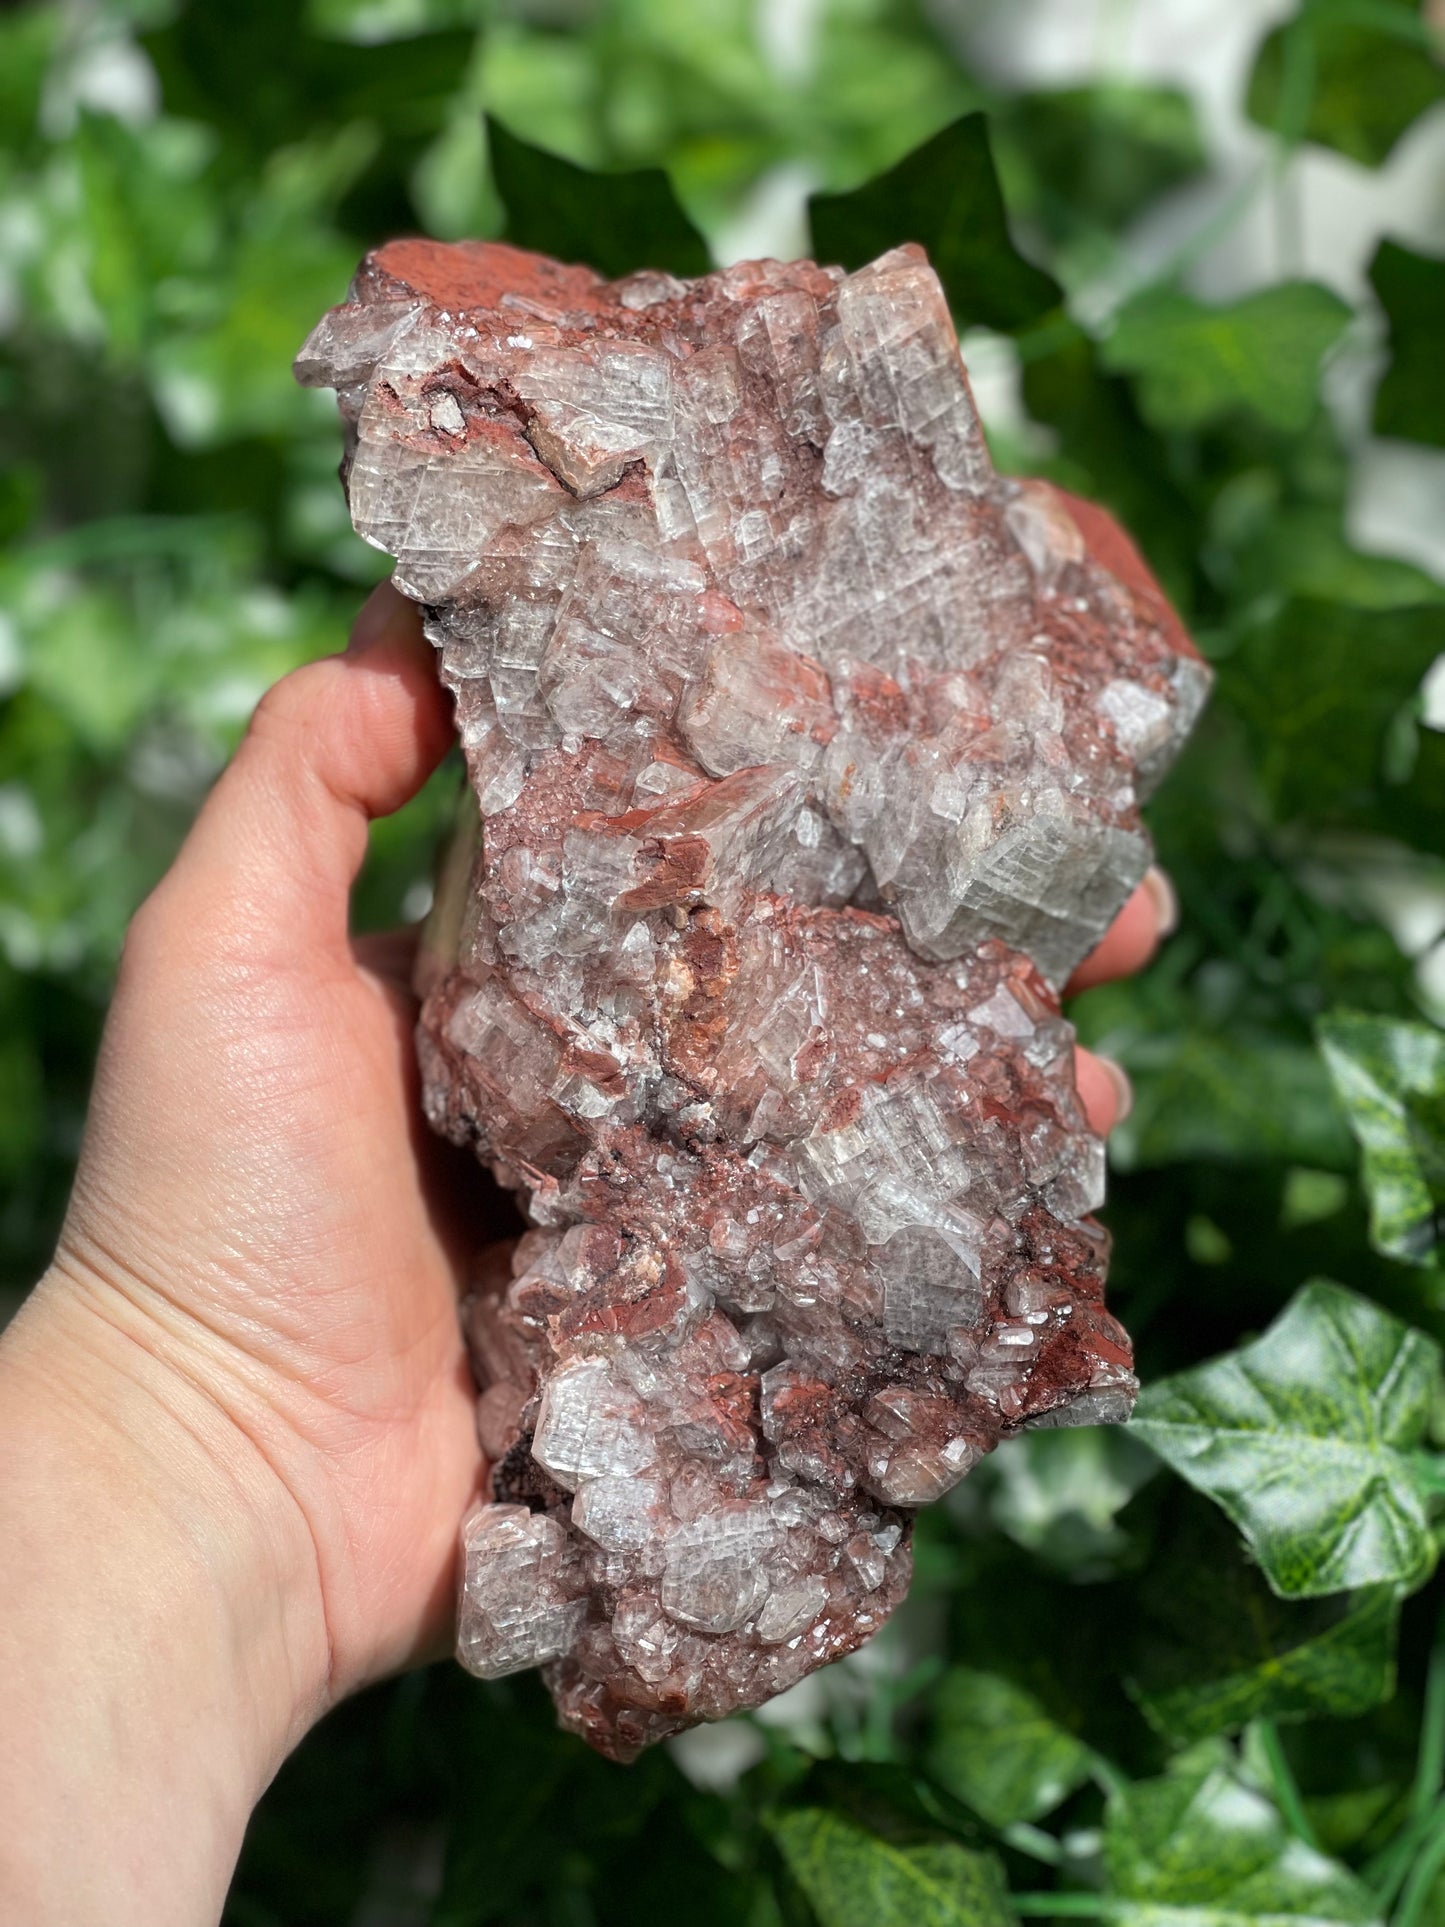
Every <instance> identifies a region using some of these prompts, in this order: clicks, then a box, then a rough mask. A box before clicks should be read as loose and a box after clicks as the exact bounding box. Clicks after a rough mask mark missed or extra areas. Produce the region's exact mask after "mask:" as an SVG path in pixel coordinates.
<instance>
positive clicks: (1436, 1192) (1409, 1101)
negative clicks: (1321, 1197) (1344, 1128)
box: [1319, 1010, 1445, 1265]
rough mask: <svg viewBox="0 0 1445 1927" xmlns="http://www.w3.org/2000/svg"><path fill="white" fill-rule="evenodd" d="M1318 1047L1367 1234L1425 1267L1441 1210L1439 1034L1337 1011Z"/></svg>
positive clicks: (1443, 1051)
mask: <svg viewBox="0 0 1445 1927" xmlns="http://www.w3.org/2000/svg"><path fill="white" fill-rule="evenodd" d="M1319 1039H1320V1048H1321V1050H1322V1051H1323V1052H1324V1058H1325V1062H1326V1064H1328V1066H1329V1069H1330V1075H1331V1077H1333V1079H1334V1082H1335V1089H1336V1091H1337V1092H1338V1093H1339V1097H1340V1102H1341V1103H1342V1104H1343V1105H1344V1107H1345V1115H1346V1116H1347V1117H1348V1118H1349V1121H1350V1128H1351V1129H1352V1130H1353V1132H1354V1134H1355V1136H1356V1137H1357V1138H1358V1139H1359V1141H1360V1148H1361V1151H1362V1153H1363V1161H1362V1173H1363V1177H1364V1182H1365V1189H1366V1191H1368V1193H1369V1196H1370V1235H1371V1237H1372V1239H1373V1240H1374V1243H1375V1245H1376V1246H1377V1247H1378V1249H1379V1250H1381V1251H1383V1252H1385V1253H1386V1254H1387V1256H1389V1257H1391V1258H1401V1259H1403V1260H1404V1261H1405V1262H1406V1263H1407V1264H1416V1265H1420V1264H1431V1263H1433V1262H1434V1260H1435V1256H1436V1252H1437V1250H1438V1248H1439V1242H1440V1213H1441V1209H1442V1207H1445V1036H1442V1035H1441V1034H1440V1032H1439V1031H1438V1030H1435V1029H1432V1028H1431V1026H1430V1025H1428V1024H1412V1023H1407V1022H1405V1021H1403V1020H1400V1019H1392V1018H1388V1017H1371V1016H1367V1015H1365V1014H1364V1013H1362V1012H1358V1011H1349V1010H1340V1011H1335V1012H1333V1013H1332V1014H1331V1015H1330V1016H1328V1017H1322V1018H1321V1019H1320V1023H1319Z"/></svg>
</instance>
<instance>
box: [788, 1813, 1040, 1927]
mask: <svg viewBox="0 0 1445 1927" xmlns="http://www.w3.org/2000/svg"><path fill="white" fill-rule="evenodd" d="M768 1830H769V1832H770V1833H771V1834H772V1836H773V1838H774V1839H775V1840H776V1841H777V1843H778V1846H779V1849H780V1850H781V1852H782V1855H783V1858H784V1860H785V1861H786V1862H787V1864H788V1871H789V1872H790V1873H791V1874H792V1876H793V1878H794V1880H796V1881H797V1883H798V1885H799V1886H800V1887H801V1888H802V1890H803V1892H804V1893H805V1894H806V1895H807V1897H808V1900H809V1902H810V1903H811V1905H812V1908H813V1911H814V1913H815V1914H816V1915H817V1916H818V1920H819V1923H820V1927H898V1924H899V1923H901V1922H907V1923H908V1927H1009V1923H1011V1922H1012V1920H1013V1918H1014V1916H1013V1910H1012V1908H1011V1907H1010V1906H1009V1899H1008V1888H1007V1886H1006V1885H1005V1883H1004V1878H1003V1871H1002V1869H1001V1868H1000V1866H999V1864H998V1862H997V1861H996V1860H995V1859H994V1857H993V1855H992V1854H986V1853H972V1852H970V1851H969V1849H968V1848H966V1847H960V1846H958V1845H957V1844H956V1843H955V1842H954V1841H951V1840H950V1841H943V1842H939V1843H925V1844H921V1845H911V1846H910V1845H895V1844H894V1843H893V1842H892V1841H888V1840H884V1839H882V1838H881V1837H880V1836H879V1835H878V1834H876V1833H870V1832H868V1831H867V1830H866V1829H865V1828H863V1827H860V1826H858V1825H856V1824H855V1823H854V1822H853V1821H852V1820H846V1819H844V1818H843V1816H842V1815H841V1814H838V1813H831V1812H829V1811H828V1810H827V1809H826V1808H822V1807H797V1808H794V1809H793V1810H792V1811H790V1812H783V1813H775V1814H773V1815H772V1816H771V1817H770V1818H769V1820H768Z"/></svg>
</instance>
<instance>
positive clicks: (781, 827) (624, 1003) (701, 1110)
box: [297, 241, 1208, 1758]
mask: <svg viewBox="0 0 1445 1927" xmlns="http://www.w3.org/2000/svg"><path fill="white" fill-rule="evenodd" d="M297 373H298V376H299V377H300V379H301V380H303V381H305V382H308V383H311V384H313V385H326V384H329V385H331V386H333V387H335V388H336V390H337V393H338V398H339V401H340V405H341V412H342V416H343V419H344V421H345V424H346V430H347V458H346V471H345V472H346V478H347V487H348V494H349V500H350V505H351V512H352V517H353V519H354V521H355V524H356V527H357V528H358V530H359V531H360V532H361V534H362V535H363V536H364V537H365V538H366V539H367V541H369V542H371V543H373V544H374V545H376V546H377V547H380V548H383V549H386V550H388V551H389V552H390V553H391V554H392V555H394V556H395V558H396V574H395V580H396V582H397V584H398V585H399V586H400V587H401V588H402V589H403V590H404V591H405V592H406V593H407V594H409V595H411V596H413V597H414V598H415V599H416V600H418V601H419V602H421V603H422V604H423V605H424V621H425V627H426V632H427V634H428V636H429V637H430V638H431V640H432V641H433V643H434V644H435V645H436V647H437V650H438V657H439V665H440V673H441V677H442V680H443V681H444V683H445V685H446V686H447V688H448V689H449V690H450V691H451V692H452V694H453V697H454V699H455V705H456V717H457V726H458V732H459V734H460V737H461V741H462V745H463V748H464V750H465V753H466V759H467V765H468V770H469V774H470V778H471V784H470V790H469V793H468V797H467V800H466V806H465V808H464V810H463V814H462V821H461V824H460V827H459V831H458V837H457V840H456V842H455V845H454V848H453V851H452V853H451V855H450V857H449V858H448V860H447V863H446V865H445V867H444V870H443V874H442V877H441V880H440V883H439V887H438V892H437V901H436V907H435V909H434V911H433V915H432V918H431V922H430V925H429V928H428V932H427V936H426V940H425V943H424V946H423V955H422V961H421V966H420V973H419V988H420V989H421V991H422V992H423V994H424V996H425V999H426V1001H425V1006H424V1010H423V1016H422V1023H421V1028H420V1031H419V1051H420V1056H421V1062H422V1070H423V1080H424V1095H425V1102H426V1108H427V1115H428V1117H429V1118H430V1120H431V1122H432V1123H433V1125H434V1126H435V1127H436V1128H437V1129H438V1130H440V1131H442V1132H444V1133H446V1134H447V1135H449V1136H450V1137H452V1138H454V1139H455V1140H456V1141H457V1142H459V1143H465V1144H469V1145H471V1146H473V1147H474V1148H475V1150H476V1152H477V1154H478V1155H479V1156H480V1157H481V1158H482V1159H483V1160H484V1161H485V1162H487V1163H488V1164H490V1165H491V1167H492V1169H493V1170H494V1171H495V1173H496V1174H497V1176H498V1177H499V1179H500V1180H501V1181H502V1182H503V1183H504V1184H506V1185H508V1186H510V1187H512V1188H513V1189H515V1190H516V1191H517V1192H518V1193H519V1194H520V1196H521V1198H522V1200H523V1202H524V1204H525V1208H526V1210H527V1213H528V1215H529V1218H530V1220H531V1223H532V1226H533V1229H531V1230H530V1231H529V1232H528V1233H527V1235H526V1236H525V1237H523V1238H522V1239H521V1240H520V1241H519V1242H518V1244H517V1245H516V1247H515V1249H514V1250H512V1251H511V1252H510V1254H508V1253H507V1252H506V1251H499V1250H497V1249H494V1250H493V1251H492V1252H490V1253H489V1254H487V1255H486V1256H485V1257H484V1258H483V1259H482V1260H481V1261H480V1264H479V1271H478V1278H477V1283H476V1289H475V1292H474V1294H473V1296H472V1297H471V1298H470V1300H469V1301H468V1302H467V1304H466V1305H465V1306H464V1308H463V1322H464V1326H465V1329H466V1333H467V1338H468V1342H469V1346H470V1349H471V1353H472V1359H473V1364H474V1368H475V1371H476V1375H477V1380H478V1384H479V1387H480V1399H479V1405H478V1436H479V1438H480V1440H481V1443H482V1447H483V1450H484V1452H485V1453H486V1455H487V1457H488V1459H489V1461H491V1471H490V1493H489V1495H488V1496H489V1499H490V1501H491V1502H490V1503H487V1504H484V1505H482V1506H481V1507H479V1508H478V1509H477V1510H476V1511H475V1512H474V1513H473V1514H472V1515H471V1517H470V1518H469V1520H468V1522H467V1525H466V1527H465V1529H464V1535H463V1545H464V1555H465V1556H464V1572H463V1579H462V1593H461V1614H460V1627H459V1637H458V1651H459V1654H460V1656H461V1658H462V1660H463V1662H464V1663H465V1664H466V1665H467V1666H469V1667H471V1668H472V1669H473V1670H474V1671H476V1672H478V1673H481V1674H483V1675H486V1676H488V1677H492V1676H496V1675H498V1674H501V1673H506V1672H510V1671H514V1670H516V1669H518V1668H520V1667H525V1666H532V1665H543V1666H545V1667H546V1669H547V1677H548V1680H549V1683H550V1685H551V1687H552V1691H553V1693H554V1695H555V1697H556V1700H557V1704H558V1707H559V1710H560V1712H561V1715H562V1718H563V1720H564V1721H565V1722H566V1723H567V1724H568V1725H569V1726H571V1727H573V1728H574V1729H575V1730H576V1731H577V1732H579V1733H581V1734H583V1735H584V1736H585V1737H586V1738H587V1739H588V1740H589V1741H590V1742H591V1743H592V1744H593V1745H595V1746H598V1747H600V1748H601V1749H602V1750H603V1751H605V1752H608V1753H610V1754H612V1755H613V1756H614V1757H617V1758H628V1757H631V1756H632V1755H633V1754H634V1753H636V1752H637V1751H638V1749H639V1748H641V1747H642V1746H645V1745H647V1744H649V1743H651V1742H652V1741H654V1740H657V1739H659V1738H662V1737H664V1736H665V1735H666V1734H668V1733H671V1732H676V1731H678V1730H680V1729H681V1728H682V1727H685V1726H687V1725H689V1724H691V1723H692V1722H693V1721H695V1720H698V1719H714V1718H718V1717H721V1716H722V1715H724V1714H726V1713H728V1712H730V1711H732V1710H734V1709H735V1708H737V1707H740V1706H750V1705H756V1704H758V1703H759V1702H760V1701H762V1700H764V1699H766V1698H768V1697H769V1695H771V1694H773V1693H776V1692H780V1691H782V1690H783V1689H785V1688H786V1687H788V1686H790V1685H792V1684H794V1683H795V1682H796V1681H797V1680H798V1679H801V1678H802V1677H803V1676H804V1675H805V1674H806V1673H807V1672H809V1671H811V1670H812V1669H813V1668H814V1667H816V1666H820V1665H822V1664H825V1663H826V1662H827V1661H829V1660H830V1659H834V1658H837V1657H838V1656H839V1655H840V1654H842V1653H846V1652H848V1651H850V1650H851V1649H852V1648H854V1647H856V1646H857V1645H859V1644H860V1643H861V1642H862V1641H863V1640H865V1639H867V1638H868V1637H869V1636H870V1634H871V1633H872V1632H874V1631H875V1630H876V1629H877V1627H878V1626H879V1625H881V1624H882V1623H883V1621H884V1620H885V1619H886V1618H887V1616H888V1614H889V1613H890V1612H891V1611H892V1610H893V1608H894V1607H895V1606H896V1605H897V1603H898V1601H899V1600H900V1599H901V1598H902V1596H903V1594H904V1591H905V1589H906V1587H907V1583H908V1574H909V1529H910V1521H911V1517H912V1511H913V1509H914V1508H916V1507H917V1506H919V1505H922V1504H925V1503H927V1502H928V1501H929V1500H931V1499H934V1498H936V1497H938V1496H939V1495H940V1494H941V1493H943V1492H945V1491H947V1490H948V1488H949V1487H950V1486H951V1485H953V1484H955V1483H956V1482H957V1481H958V1480H959V1479H960V1478H962V1477H963V1476H964V1475H965V1474H966V1472H967V1471H968V1469H969V1467H970V1466H971V1465H973V1464H974V1463H976V1461H977V1460H978V1458H979V1457H980V1456H981V1455H982V1454H983V1453H984V1452H986V1451H987V1450H988V1449H989V1448H990V1447H991V1446H992V1445H993V1444H994V1443H995V1442H996V1441H997V1440H998V1439H999V1438H1001V1437H1006V1436H1008V1435H1009V1434H1011V1433H1014V1432H1017V1431H1019V1430H1021V1429H1022V1428H1024V1427H1027V1426H1034V1425H1055V1424H1081V1423H1097V1422H1102V1421H1109V1420H1116V1419H1120V1418H1123V1417H1125V1416H1127V1413H1128V1410H1129V1407H1130V1404H1131V1401H1132V1397H1133V1392H1134V1379H1133V1375H1132V1370H1131V1359H1130V1353H1129V1346H1128V1340H1127V1339H1126V1337H1125V1335H1124V1334H1123V1332H1122V1331H1121V1330H1120V1328H1119V1327H1118V1325H1117V1324H1116V1323H1115V1322H1114V1321H1113V1319H1112V1318H1110V1317H1109V1315H1108V1313H1107V1312H1106V1311H1105V1310H1104V1308H1103V1303H1102V1293H1103V1273H1104V1265H1105V1258H1106V1252H1107V1241H1106V1239H1105V1238H1104V1235H1103V1233H1102V1232H1101V1231H1100V1230H1099V1228H1098V1226H1097V1225H1095V1224H1094V1222H1093V1220H1092V1218H1091V1217H1090V1216H1089V1213H1090V1212H1091V1211H1093V1210H1094V1208H1095V1207H1096V1206H1097V1205H1098V1203H1099V1202H1100V1200H1101V1197H1102V1190H1103V1153H1102V1147H1101V1145H1100V1144H1099V1143H1098V1141H1097V1139H1095V1138H1094V1137H1093V1136H1092V1135H1091V1134H1090V1133H1089V1131H1088V1128H1087V1125H1086V1121H1085V1119H1084V1116H1083V1113H1082V1111H1081V1109H1080V1106H1079V1102H1078V1098H1077V1095H1076V1092H1075V1089H1074V1079H1073V1056H1072V1033H1071V1031H1070V1030H1069V1027H1068V1025H1067V1024H1066V1023H1065V1022H1064V1021H1063V1019H1062V1018H1061V1016H1060V1014H1059V1006H1058V996H1057V991H1058V987H1059V986H1060V985H1061V984H1062V983H1063V982H1064V980H1065V979H1066V978H1067V976H1068V974H1069V972H1070V971H1071V970H1072V968H1073V967H1074V965H1075V964H1076V963H1077V962H1078V961H1079V959H1080V958H1081V957H1082V956H1083V955H1084V954H1085V953H1086V952H1087V951H1088V950H1089V949H1090V948H1091V946H1092V945H1093V944H1094V942H1095V941H1096V940H1097V938H1098V937H1099V935H1100V934H1101V933H1102V931H1103V930H1104V929H1105V927H1106V926H1107V924H1108V922H1109V921H1110V919H1111V918H1112V917H1113V915H1114V914H1115V912H1116V911H1117V910H1118V909H1119V907H1120V905H1121V904H1122V903H1123V901H1124V899H1125V897H1126V896H1127V894H1128V892H1129V891H1130V889H1131V888H1132V887H1133V886H1134V884H1135V883H1136V882H1137V881H1138V879H1139V877H1140V876H1141V875H1142V874H1143V871H1144V868H1145V866H1146V864H1147V862H1148V860H1149V847H1148V841H1147V838H1146V836H1145V833H1144V830H1143V828H1142V825H1141V823H1140V818H1139V802H1140V800H1141V798H1142V797H1144V796H1146V795H1147V794H1148V792H1149V791H1150V790H1151V789H1152V787H1153V786H1154V784H1155V783H1157V781H1158V780H1159V778H1160V777H1161V776H1162V774H1163V772H1164V771H1165V769H1166V768H1167V766H1168V764H1169V762H1170V761H1171V760H1172V758H1173V756H1174V755H1175V753H1176V752H1177V750H1178V748H1179V746H1180V744H1181V742H1182V740H1183V738H1184V736H1185V734H1186V733H1187V731H1188V728H1189V726H1190V724H1191V723H1192V722H1193V720H1194V718H1195V716H1196V715H1197V713H1198V710H1199V707H1200V705H1201V703H1202V701H1203V699H1204V694H1205V691H1206V688H1207V682H1208V678H1207V674H1206V672H1205V670H1204V668H1203V665H1202V664H1201V663H1200V662H1199V659H1198V658H1197V656H1196V655H1195V654H1194V652H1193V651H1192V650H1191V648H1190V647H1189V644H1188V643H1187V641H1186V640H1185V638H1184V636H1183V635H1182V633H1181V631H1180V629H1179V627H1178V624H1177V622H1176V621H1175V619H1174V618H1173V616H1172V615H1171V614H1170V612H1169V610H1168V608H1167V606H1166V605H1165V603H1164V601H1163V599H1162V597H1161V596H1160V594H1159V592H1158V590H1157V588H1156V586H1155V585H1154V583H1153V582H1152V580H1151V579H1150V577H1149V576H1148V574H1147V572H1146V571H1145V570H1144V568H1143V566H1142V564H1141V563H1140V562H1139V559H1138V557H1137V556H1136V555H1135V554H1134V552H1133V550H1132V549H1131V548H1130V547H1129V545H1128V543H1127V541H1126V540H1125V539H1124V537H1123V536H1122V534H1121V533H1120V531H1119V530H1118V529H1117V528H1116V527H1115V526H1114V524H1113V523H1111V522H1110V521H1109V520H1108V518H1107V517H1106V516H1104V515H1103V514H1102V513H1101V512H1100V511H1099V510H1097V509H1093V508H1091V507H1089V506H1088V505H1087V504H1085V503H1082V502H1078V501H1075V500H1074V499H1073V498H1071V497H1068V496H1066V495H1064V494H1062V493H1060V492H1059V491H1057V490H1055V489H1053V488H1051V487H1049V486H1047V485H1046V484H1043V483H1039V482H1017V481H1010V480H1005V479H1003V478H1001V477H999V476H997V475H996V474H995V473H994V472H993V469H992V467H991V465H990V463H989V459H988V453H987V449H986V447H985V444H984V439H983V436H982V433H981V430H980V427H979V422H978V417H977V414H976V411H975V409H974V406H973V402H972V398H971V396H970V394H969V388H968V380H967V377H966V375H965V373H964V369H963V365H962V363H961V361H960V360H959V356H958V350H957V343H956V340H955V337H954V332H953V327H952V323H951V321H950V318H949V315H948V310H947V306H946V303H945V301H944V298H943V293H942V289H941V288H940V286H939V283H938V281H937V278H936V276H935V275H934V274H933V271H932V270H931V268H930V267H929V265H928V263H927V261H926V259H925V258H924V256H923V254H922V252H921V251H920V250H919V249H917V248H915V247H904V248H899V249H896V250H894V251H893V252H892V253H890V254H887V255H885V256H884V257H883V258H882V259H881V260H879V261H876V262H874V263H872V264H871V265H870V266H868V267H865V268H863V269H861V270H859V271H858V272H857V273H855V274H851V275H845V274H843V273H842V272H841V270H838V269H833V268H819V267H816V266H814V265H813V264H812V263H811V262H806V261H803V262H792V263H780V262H776V261H764V262H745V263H742V264H740V265H739V266H737V267H733V268H730V269H728V270H727V271H726V272H725V273H722V274H717V275H711V276H708V277H705V278H704V279H702V280H699V281H696V282H690V283H688V282H679V281H675V280H673V279H672V278H671V277H669V276H666V275H658V274H640V275H634V276H631V277H629V278H628V279H627V280H626V281H623V282H618V283H612V284H609V283H606V282H604V281H602V280H600V279H599V278H598V277H597V276H596V275H594V274H592V273H591V272H590V271H589V270H587V269H585V268H577V267H567V266H563V265H561V264H559V263H557V262H552V261H547V260H544V259H542V258H540V257H538V256H534V255H527V254H523V253H520V252H519V251H517V250H516V249H513V248H508V247H505V246H501V245H497V244H480V243H463V244H461V245H459V246H455V247H444V246H440V245H436V244H432V243H427V242H418V241H403V242H393V243H391V244H389V245H388V246H387V247H384V248H382V249H380V250H379V251H378V252H377V253H376V254H374V255H371V256H369V257H368V259H367V260H366V262H365V263H363V265H362V268H361V270H360V272H359V274H358V276H357V279H356V282H355V284H354V286H353V289H352V293H351V298H350V300H349V301H348V302H347V303H346V304H345V305H344V306H343V307H341V308H338V309H336V310H333V312H332V313H331V314H330V315H328V316H327V317H326V318H325V319H324V320H323V321H322V322H321V323H320V324H319V326H318V327H317V329H316V330H315V331H314V333H313V334H312V336H311V339H310V340H309V341H308V342H307V344H306V346H305V347H304V349H303V350H302V354H301V357H300V359H299V360H298V363H297Z"/></svg>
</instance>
